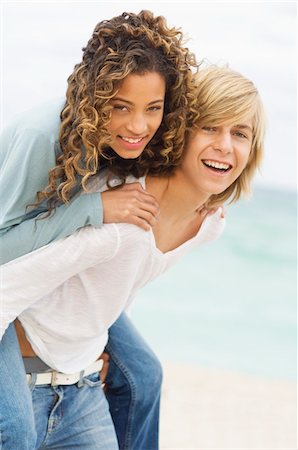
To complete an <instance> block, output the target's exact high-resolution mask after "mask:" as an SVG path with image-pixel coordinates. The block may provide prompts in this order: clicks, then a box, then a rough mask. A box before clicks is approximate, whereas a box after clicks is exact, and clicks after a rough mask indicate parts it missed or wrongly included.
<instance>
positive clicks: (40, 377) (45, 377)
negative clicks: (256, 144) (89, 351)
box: [27, 359, 103, 386]
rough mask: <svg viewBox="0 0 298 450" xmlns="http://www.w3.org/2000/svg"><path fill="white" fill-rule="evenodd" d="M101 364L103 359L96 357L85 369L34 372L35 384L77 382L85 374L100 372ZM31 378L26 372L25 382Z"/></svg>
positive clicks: (52, 384) (53, 384)
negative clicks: (79, 370) (67, 371)
mask: <svg viewBox="0 0 298 450" xmlns="http://www.w3.org/2000/svg"><path fill="white" fill-rule="evenodd" d="M102 366H103V360H102V359H98V360H97V361H95V362H94V363H92V364H90V366H88V367H86V369H85V370H82V371H81V372H76V373H71V374H66V373H62V372H56V371H55V370H53V371H51V372H43V373H37V374H36V381H35V385H40V384H50V385H51V386H58V385H68V384H75V383H77V382H78V381H79V380H80V379H81V378H82V377H86V376H87V375H91V373H94V372H100V371H101V369H102ZM31 378H32V375H31V374H27V382H30V381H31Z"/></svg>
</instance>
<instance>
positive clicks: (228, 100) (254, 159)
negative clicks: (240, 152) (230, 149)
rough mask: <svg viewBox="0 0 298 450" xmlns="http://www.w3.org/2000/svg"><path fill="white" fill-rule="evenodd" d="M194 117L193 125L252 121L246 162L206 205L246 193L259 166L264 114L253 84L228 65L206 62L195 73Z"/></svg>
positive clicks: (215, 203) (262, 142)
mask: <svg viewBox="0 0 298 450" xmlns="http://www.w3.org/2000/svg"><path fill="white" fill-rule="evenodd" d="M195 81H196V85H197V116H196V118H195V119H194V120H193V123H192V126H193V127H202V126H204V125H209V126H210V125H212V126H219V125H221V124H223V123H233V124H240V123H242V122H245V121H248V120H251V121H252V132H253V139H252V145H251V151H250V155H249V159H248V163H247V165H246V167H245V169H244V170H243V172H242V173H241V175H240V176H239V177H238V178H237V179H236V180H235V181H234V183H233V184H232V185H231V186H229V187H228V188H227V189H226V190H225V191H224V192H222V193H220V194H216V195H212V196H211V197H210V199H209V201H208V205H209V206H214V205H218V204H222V203H224V202H226V201H227V200H229V201H230V203H232V202H235V201H237V200H238V199H239V198H240V197H241V196H242V194H249V193H250V185H251V180H252V178H253V176H254V174H255V172H256V170H257V169H258V168H259V167H260V164H261V161H262V158H263V152H264V137H265V113H264V108H263V104H262V101H261V98H260V94H259V92H258V90H257V88H256V87H255V85H254V84H253V83H252V82H251V81H250V80H248V79H247V78H245V77H244V76H243V75H241V74H240V73H239V72H236V71H234V70H232V69H230V68H229V67H228V66H224V67H219V66H216V65H210V66H207V67H205V68H202V69H201V70H199V72H198V73H197V74H196V75H195Z"/></svg>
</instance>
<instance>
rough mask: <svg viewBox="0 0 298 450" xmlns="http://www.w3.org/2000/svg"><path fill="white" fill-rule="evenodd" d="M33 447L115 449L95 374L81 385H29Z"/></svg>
mask: <svg viewBox="0 0 298 450" xmlns="http://www.w3.org/2000/svg"><path fill="white" fill-rule="evenodd" d="M30 389H31V390H32V401H33V409H34V415H35V427H36V431H37V444H36V448H37V449H44V450H45V449H47V450H54V449H56V450H60V449H65V450H73V449H78V450H91V449H92V450H107V449H109V450H118V448H119V447H118V442H117V437H116V433H115V429H114V424H113V422H112V418H111V415H110V412H109V405H108V402H107V399H106V397H105V394H104V392H103V389H102V387H101V381H100V376H99V373H94V374H91V375H88V376H87V377H85V378H83V379H82V386H80V387H79V386H78V384H73V385H70V386H57V387H52V386H48V385H41V386H35V385H34V378H33V381H32V384H31V385H30Z"/></svg>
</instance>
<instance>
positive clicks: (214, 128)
mask: <svg viewBox="0 0 298 450" xmlns="http://www.w3.org/2000/svg"><path fill="white" fill-rule="evenodd" d="M202 130H205V131H215V130H216V127H208V126H204V127H202Z"/></svg>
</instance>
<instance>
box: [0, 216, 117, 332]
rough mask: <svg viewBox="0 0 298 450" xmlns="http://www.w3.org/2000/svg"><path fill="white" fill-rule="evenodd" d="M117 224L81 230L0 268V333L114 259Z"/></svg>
mask: <svg viewBox="0 0 298 450" xmlns="http://www.w3.org/2000/svg"><path fill="white" fill-rule="evenodd" d="M118 247H119V236H118V233H117V230H116V228H115V226H114V225H107V226H105V227H102V228H100V229H97V228H94V227H90V226H88V227H85V228H81V229H80V230H79V231H77V232H76V233H74V234H73V235H71V236H69V237H67V238H65V239H60V240H58V241H57V242H54V243H52V244H49V245H47V246H45V247H42V248H40V249H38V250H36V251H34V252H32V253H29V254H26V255H24V256H22V257H20V258H17V259H15V260H13V261H10V262H9V263H7V264H4V265H2V266H1V302H0V333H2V334H3V333H4V331H5V329H6V328H7V326H8V324H9V323H10V322H11V321H13V320H14V319H15V318H16V317H17V316H18V315H19V314H21V313H22V312H23V311H24V310H25V309H27V308H29V307H30V306H32V305H33V304H34V303H35V302H36V301H38V300H39V299H41V298H43V297H45V296H46V295H48V294H50V293H51V292H52V291H54V290H55V289H56V288H57V287H58V286H60V285H61V284H63V283H64V282H65V281H67V280H69V279H70V278H71V277H73V276H74V275H76V274H78V273H80V272H82V271H84V270H86V269H87V268H89V267H93V266H95V265H97V264H99V263H103V262H106V261H108V260H109V259H111V258H112V257H114V255H115V254H116V252H117V249H118Z"/></svg>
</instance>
